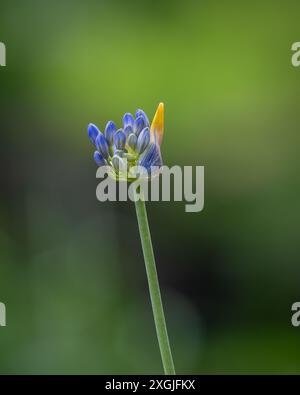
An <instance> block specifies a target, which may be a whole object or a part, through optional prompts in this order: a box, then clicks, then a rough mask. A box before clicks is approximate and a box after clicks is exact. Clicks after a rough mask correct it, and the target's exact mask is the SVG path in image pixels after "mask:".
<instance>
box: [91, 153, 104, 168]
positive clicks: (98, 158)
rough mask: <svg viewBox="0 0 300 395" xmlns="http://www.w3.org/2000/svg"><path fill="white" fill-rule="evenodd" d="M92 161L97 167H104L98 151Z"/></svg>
mask: <svg viewBox="0 0 300 395" xmlns="http://www.w3.org/2000/svg"><path fill="white" fill-rule="evenodd" d="M94 159H95V162H96V163H97V165H98V166H99V167H100V166H104V165H106V160H105V159H104V158H103V156H102V155H101V154H100V153H99V152H98V151H95V152H94Z"/></svg>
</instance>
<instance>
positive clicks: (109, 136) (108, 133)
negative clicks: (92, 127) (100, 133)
mask: <svg viewBox="0 0 300 395" xmlns="http://www.w3.org/2000/svg"><path fill="white" fill-rule="evenodd" d="M115 131H116V125H115V123H114V122H113V121H109V122H107V124H106V127H105V130H104V136H105V138H106V140H107V141H108V143H109V145H111V144H112V142H113V136H114V133H115Z"/></svg>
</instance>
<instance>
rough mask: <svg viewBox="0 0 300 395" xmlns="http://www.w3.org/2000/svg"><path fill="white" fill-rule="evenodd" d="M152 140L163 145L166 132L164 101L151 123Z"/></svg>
mask: <svg viewBox="0 0 300 395" xmlns="http://www.w3.org/2000/svg"><path fill="white" fill-rule="evenodd" d="M150 132H151V142H156V143H157V144H158V145H161V142H162V138H163V134H164V103H159V105H158V107H157V110H156V113H155V115H154V118H153V121H152V124H151V129H150Z"/></svg>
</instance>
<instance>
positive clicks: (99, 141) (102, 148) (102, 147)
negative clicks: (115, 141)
mask: <svg viewBox="0 0 300 395" xmlns="http://www.w3.org/2000/svg"><path fill="white" fill-rule="evenodd" d="M96 148H97V150H98V151H99V152H100V154H102V156H103V157H104V158H105V159H107V158H108V157H109V148H108V143H107V141H106V138H105V137H104V135H103V134H102V133H99V135H98V137H97V138H96Z"/></svg>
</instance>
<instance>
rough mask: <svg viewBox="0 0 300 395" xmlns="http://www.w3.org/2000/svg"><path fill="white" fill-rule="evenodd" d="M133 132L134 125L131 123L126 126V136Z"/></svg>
mask: <svg viewBox="0 0 300 395" xmlns="http://www.w3.org/2000/svg"><path fill="white" fill-rule="evenodd" d="M132 132H133V129H132V126H131V125H127V126H126V128H125V129H124V133H125V135H126V136H129V135H130V133H132Z"/></svg>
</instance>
